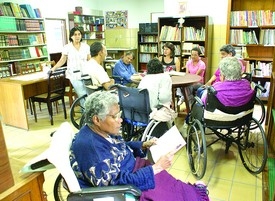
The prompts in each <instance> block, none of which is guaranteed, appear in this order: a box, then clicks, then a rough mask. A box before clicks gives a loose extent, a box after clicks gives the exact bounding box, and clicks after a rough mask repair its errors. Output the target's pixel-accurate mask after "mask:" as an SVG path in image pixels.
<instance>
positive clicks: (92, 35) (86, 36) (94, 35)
mask: <svg viewBox="0 0 275 201" xmlns="http://www.w3.org/2000/svg"><path fill="white" fill-rule="evenodd" d="M103 38H105V36H104V33H103V32H101V33H96V32H90V33H84V35H83V39H103Z"/></svg>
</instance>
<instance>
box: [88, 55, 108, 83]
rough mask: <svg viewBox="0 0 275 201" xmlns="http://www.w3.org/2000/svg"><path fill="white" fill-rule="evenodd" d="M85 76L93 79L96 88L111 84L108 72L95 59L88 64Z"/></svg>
mask: <svg viewBox="0 0 275 201" xmlns="http://www.w3.org/2000/svg"><path fill="white" fill-rule="evenodd" d="M83 74H88V75H89V76H90V77H91V78H92V82H93V85H96V86H101V85H102V84H103V83H106V82H110V78H109V76H108V74H107V72H106V71H105V70H104V68H103V67H102V66H101V65H99V64H98V63H97V62H96V60H94V59H93V58H91V59H90V60H89V61H88V62H87V63H86V66H85V68H84V69H83Z"/></svg>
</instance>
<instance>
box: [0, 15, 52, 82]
mask: <svg viewBox="0 0 275 201" xmlns="http://www.w3.org/2000/svg"><path fill="white" fill-rule="evenodd" d="M46 60H48V52H47V46H46V35H45V30H44V19H42V18H18V17H10V16H0V78H2V77H9V76H12V75H20V74H24V73H26V72H33V71H34V72H35V71H41V67H40V62H41V61H46Z"/></svg>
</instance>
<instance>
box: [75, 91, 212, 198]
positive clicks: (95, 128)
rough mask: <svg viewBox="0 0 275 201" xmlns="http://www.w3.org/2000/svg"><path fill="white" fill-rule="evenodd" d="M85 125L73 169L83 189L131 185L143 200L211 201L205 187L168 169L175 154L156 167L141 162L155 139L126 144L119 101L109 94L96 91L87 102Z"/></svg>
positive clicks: (78, 137) (76, 138)
mask: <svg viewBox="0 0 275 201" xmlns="http://www.w3.org/2000/svg"><path fill="white" fill-rule="evenodd" d="M84 115H85V123H86V125H85V126H83V127H82V128H81V129H80V131H79V133H78V134H77V135H76V137H75V138H74V140H73V143H72V147H71V150H70V152H71V153H70V161H71V166H72V168H73V170H74V172H75V174H76V176H77V179H78V182H79V184H80V186H81V188H87V187H92V186H108V185H124V184H132V185H135V186H136V187H138V188H139V189H140V190H141V191H142V195H141V197H140V200H157V201H162V200H163V201H167V200H178V201H180V200H189V201H202V200H205V201H207V200H209V198H208V195H207V189H206V186H204V185H198V184H194V185H192V184H189V183H188V184H186V183H184V182H181V181H180V180H176V179H175V178H174V177H172V176H171V175H170V174H169V173H168V172H167V171H166V169H167V168H169V167H170V166H171V163H172V159H173V156H174V153H169V154H167V155H165V156H162V157H161V158H160V159H159V160H158V161H157V162H156V163H155V164H153V165H152V164H151V163H150V162H149V161H147V160H145V159H142V157H144V156H145V155H146V152H147V148H149V147H150V146H152V145H153V144H154V143H155V139H152V140H150V141H147V142H141V141H129V142H125V141H124V140H123V138H122V137H121V135H120V134H119V130H120V127H121V123H122V119H121V118H120V115H121V112H120V107H119V104H118V99H117V97H116V96H115V95H114V94H111V93H110V92H107V91H101V92H99V91H98V92H95V93H93V94H91V95H89V96H88V98H87V99H86V102H85V114H84Z"/></svg>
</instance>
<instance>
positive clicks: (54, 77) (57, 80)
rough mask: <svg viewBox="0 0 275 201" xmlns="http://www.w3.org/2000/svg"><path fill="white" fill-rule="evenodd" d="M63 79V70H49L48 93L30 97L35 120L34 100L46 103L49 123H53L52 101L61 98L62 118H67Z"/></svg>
mask: <svg viewBox="0 0 275 201" xmlns="http://www.w3.org/2000/svg"><path fill="white" fill-rule="evenodd" d="M65 80H66V78H65V70H62V71H61V70H60V71H55V72H51V73H49V76H48V93H44V94H40V95H37V96H33V97H31V102H32V106H33V113H34V119H35V122H37V115H36V109H35V102H38V103H47V107H48V111H49V115H50V121H51V125H53V109H52V103H53V102H56V101H58V100H61V101H62V105H63V111H64V118H65V119H67V112H66V107H65V100H64V93H65Z"/></svg>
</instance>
